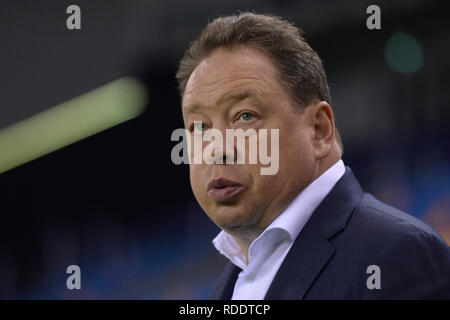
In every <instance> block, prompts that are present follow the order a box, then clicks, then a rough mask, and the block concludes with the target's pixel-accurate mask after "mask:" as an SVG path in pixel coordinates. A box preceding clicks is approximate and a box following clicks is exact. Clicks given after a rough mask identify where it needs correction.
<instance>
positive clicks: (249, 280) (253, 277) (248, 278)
mask: <svg viewBox="0 0 450 320" xmlns="http://www.w3.org/2000/svg"><path fill="white" fill-rule="evenodd" d="M253 281H255V276H254V275H252V274H250V275H248V277H247V282H249V283H252V282H253Z"/></svg>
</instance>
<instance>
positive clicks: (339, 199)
mask: <svg viewBox="0 0 450 320" xmlns="http://www.w3.org/2000/svg"><path fill="white" fill-rule="evenodd" d="M363 195H364V192H363V191H362V189H361V186H360V185H359V183H358V181H357V180H356V178H355V177H354V175H353V172H352V171H351V169H350V168H349V167H346V171H345V174H344V176H343V177H342V178H341V179H340V180H339V181H338V182H337V183H336V185H335V186H334V188H333V189H332V190H331V192H330V193H329V194H328V195H327V197H326V198H325V199H324V200H323V201H322V203H321V204H320V205H319V207H318V208H317V209H316V210H315V211H314V213H313V214H312V216H311V218H310V220H309V221H308V222H307V224H306V225H305V226H304V228H303V230H302V231H301V232H300V234H299V235H298V237H297V239H296V240H295V241H294V244H293V245H292V247H291V249H290V251H289V253H288V254H287V256H286V258H285V260H284V261H283V263H282V265H281V267H280V269H279V270H278V272H277V274H276V276H275V278H274V280H273V281H272V284H271V286H270V287H269V290H268V292H267V294H266V296H265V299H269V300H270V299H272V300H275V299H283V300H294V299H302V298H303V297H304V296H305V294H306V292H307V291H308V289H309V288H310V286H311V284H312V283H313V281H314V280H315V279H316V278H317V276H318V275H319V274H320V272H321V270H322V269H323V268H324V266H325V265H326V264H327V262H328V261H329V260H330V259H331V258H332V256H333V254H334V252H335V248H334V247H333V245H332V244H331V243H330V241H329V239H330V238H331V237H332V236H334V235H335V234H336V233H337V232H339V231H341V230H342V229H343V228H345V224H346V222H347V220H348V218H349V217H350V214H351V212H352V211H353V209H354V208H355V206H356V205H357V204H358V203H359V202H360V201H361V199H362V197H363Z"/></svg>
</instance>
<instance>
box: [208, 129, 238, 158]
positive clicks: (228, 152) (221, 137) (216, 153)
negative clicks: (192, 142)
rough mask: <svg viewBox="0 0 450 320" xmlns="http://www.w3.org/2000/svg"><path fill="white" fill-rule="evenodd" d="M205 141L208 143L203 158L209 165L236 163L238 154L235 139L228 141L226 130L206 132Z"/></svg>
mask: <svg viewBox="0 0 450 320" xmlns="http://www.w3.org/2000/svg"><path fill="white" fill-rule="evenodd" d="M203 140H204V141H206V146H205V147H204V149H203V157H204V160H205V162H206V163H207V164H232V163H236V158H237V153H236V149H235V145H234V141H233V139H230V140H231V141H227V139H226V129H222V130H219V129H215V128H213V129H209V130H207V131H206V132H205V134H204V136H203Z"/></svg>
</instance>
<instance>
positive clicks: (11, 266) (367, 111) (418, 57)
mask: <svg viewBox="0 0 450 320" xmlns="http://www.w3.org/2000/svg"><path fill="white" fill-rule="evenodd" d="M70 4H72V1H57V2H55V1H39V2H37V1H24V0H20V1H12V0H7V1H2V4H1V5H0V26H1V27H0V92H1V95H0V98H1V102H0V106H1V107H0V130H1V129H2V128H4V127H7V126H8V125H11V124H13V123H15V122H17V121H20V120H22V119H24V118H27V117H29V116H31V115H33V114H36V113H38V112H41V111H43V110H44V109H46V108H49V107H52V106H54V105H56V104H58V103H60V102H63V101H66V100H68V99H71V98H73V97H75V96H78V95H80V94H82V93H84V92H86V91H89V90H91V89H93V88H96V87H98V86H100V85H102V84H105V83H108V82H111V81H113V80H115V79H117V78H119V77H121V76H124V75H134V76H136V77H139V78H140V79H141V80H142V81H143V82H144V83H145V84H146V86H147V88H148V91H149V96H150V102H149V105H148V108H147V110H146V112H145V113H144V114H143V115H142V116H140V117H138V118H136V119H133V120H131V121H128V122H126V123H123V124H121V125H118V126H116V127H114V128H112V129H109V130H106V131H104V132H101V133H99V134H96V135H94V136H91V137H89V138H87V139H84V140H82V141H80V142H78V143H75V144H73V145H70V146H68V147H65V148H63V149H60V150H58V151H56V152H53V153H51V154H48V155H47V156H44V157H42V158H39V159H36V160H34V161H32V162H30V163H27V164H25V165H22V166H20V167H17V168H15V169H12V170H10V171H7V172H5V173H2V174H0V200H1V206H0V210H1V214H2V216H1V217H2V219H1V223H0V298H13V299H14V298H32V299H72V298H83V299H84V298H86V299H91V298H92V299H94V298H95V299H170V298H181V299H183V298H207V297H208V294H209V290H210V289H211V286H212V283H213V282H214V279H215V277H216V276H217V275H218V273H219V272H220V271H221V267H222V265H221V263H222V262H223V261H224V259H223V258H222V257H220V256H219V254H218V253H216V252H215V250H214V248H213V247H212V244H211V243H210V241H211V240H212V238H213V237H214V236H215V235H216V233H217V232H218V231H219V230H218V228H217V227H216V226H215V225H213V223H212V222H210V221H209V219H208V218H207V217H206V215H205V214H204V213H203V212H202V210H201V209H200V208H199V207H198V205H197V204H196V202H195V199H194V198H193V195H192V193H191V191H190V186H189V180H188V168H187V166H175V165H174V164H172V162H171V158H170V151H171V149H172V147H173V146H174V144H175V143H173V142H171V141H170V136H171V133H172V131H173V130H174V129H176V128H180V127H182V126H183V123H182V119H181V114H180V99H179V97H178V95H177V91H176V85H177V84H176V82H175V79H174V75H175V72H176V68H177V64H178V61H179V59H180V58H181V57H182V54H183V52H184V50H185V49H186V48H187V45H188V43H189V42H190V41H192V40H193V39H194V38H195V37H196V36H197V35H198V33H199V32H200V30H201V29H202V27H203V26H204V25H205V24H206V23H207V21H208V20H211V19H212V18H214V17H217V16H219V15H227V14H234V13H237V12H238V10H240V11H247V10H250V11H255V12H259V13H272V14H276V15H280V16H283V17H286V18H289V19H290V20H291V21H294V22H295V23H296V24H297V25H298V26H300V27H301V28H303V29H304V30H305V37H306V39H307V40H308V41H309V42H310V44H311V46H312V47H313V48H314V49H315V50H316V51H317V52H318V53H319V55H320V56H321V58H322V59H323V60H324V64H325V69H326V71H327V73H328V77H329V83H330V87H331V94H332V98H333V107H334V109H335V112H336V117H337V124H338V126H339V128H340V131H341V133H342V136H343V142H344V146H345V154H344V161H345V163H346V164H347V165H349V166H351V167H352V168H353V170H354V172H355V173H356V175H357V177H358V178H359V179H360V181H361V183H362V184H363V187H364V188H365V189H366V191H368V192H371V193H373V194H375V196H377V197H379V198H380V199H381V200H384V201H386V202H388V203H390V204H392V205H394V206H397V207H399V208H401V209H403V210H405V211H407V212H409V213H411V214H413V215H415V216H417V217H419V218H421V219H423V220H425V221H427V222H428V223H429V224H431V225H432V226H433V227H434V228H435V229H436V230H437V231H438V232H440V233H441V235H442V236H443V237H444V238H445V239H446V240H447V242H450V130H449V128H448V123H449V120H450V105H449V101H450V90H449V87H450V72H449V71H450V60H449V59H448V57H449V56H450V46H449V43H450V25H449V20H448V14H447V12H446V11H445V10H443V9H444V4H443V2H438V1H424V0H415V1H377V2H376V4H378V5H379V6H380V8H381V27H382V29H381V30H368V29H367V28H366V19H367V17H368V15H367V14H366V8H367V6H368V5H370V4H374V3H372V2H369V1H358V0H352V1H350V0H348V1H340V2H339V3H337V2H335V1H321V2H313V1H290V0H283V1H269V0H266V1H256V0H244V1H242V0H240V1H234V0H233V1H227V2H226V4H225V2H218V1H217V2H212V1H205V0H195V1H189V2H186V1H161V0H153V1H143V0H140V1H137V0H133V1H87V0H81V1H77V2H76V4H77V5H78V6H80V8H81V12H82V29H81V30H79V31H69V30H67V28H66V18H67V16H68V15H67V14H66V8H67V7H68V6H69V5H70ZM7 152H8V150H0V161H1V155H2V154H3V153H7ZM71 264H77V265H79V266H80V268H81V272H82V289H81V290H72V291H70V290H68V289H67V288H66V278H67V276H68V275H67V274H66V273H65V271H66V268H67V266H68V265H71Z"/></svg>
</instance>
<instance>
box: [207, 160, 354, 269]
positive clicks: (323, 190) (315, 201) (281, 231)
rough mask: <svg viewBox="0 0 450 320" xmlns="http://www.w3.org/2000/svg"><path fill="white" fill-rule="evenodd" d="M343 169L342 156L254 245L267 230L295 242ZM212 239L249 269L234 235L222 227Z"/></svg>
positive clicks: (227, 253) (234, 260)
mask: <svg viewBox="0 0 450 320" xmlns="http://www.w3.org/2000/svg"><path fill="white" fill-rule="evenodd" d="M344 173H345V166H344V162H343V161H342V160H339V161H338V162H336V163H335V164H334V165H333V166H331V167H330V168H328V170H327V171H325V172H324V173H323V174H322V175H320V176H319V177H318V178H317V179H316V180H314V181H313V182H312V183H310V184H309V185H308V186H307V187H306V188H305V189H304V190H303V191H302V192H300V193H299V194H298V195H297V197H296V198H295V199H294V200H293V201H292V202H291V204H290V205H289V206H288V207H287V209H286V210H285V211H284V212H283V213H282V214H281V215H279V216H278V217H277V218H276V219H275V220H274V221H273V222H272V223H271V224H270V225H269V226H268V227H267V228H266V229H265V230H264V231H263V232H262V233H261V234H260V235H259V236H258V238H256V239H255V240H254V241H253V242H252V245H253V244H254V243H255V242H257V241H258V240H259V239H261V238H263V237H265V236H267V235H268V234H272V235H273V234H274V233H277V234H278V236H276V237H273V236H271V237H269V238H272V239H274V241H275V240H279V239H280V237H282V236H283V235H285V236H287V237H289V240H290V241H291V242H294V241H295V239H296V238H297V236H298V234H299V233H300V231H301V230H302V229H303V227H304V226H305V224H306V223H307V222H308V220H309V218H310V217H311V215H312V214H313V212H314V210H316V208H317V207H318V206H319V204H320V203H321V202H322V201H323V199H324V198H325V197H326V196H327V195H328V193H330V191H331V190H332V189H333V187H334V185H335V184H336V183H337V182H338V181H339V179H340V178H341V177H342V176H343V175H344ZM270 230H272V231H270ZM269 231H270V232H269ZM212 242H213V244H214V246H215V247H216V249H217V250H218V251H219V252H220V253H221V254H222V255H224V256H225V257H227V258H228V259H229V260H230V261H231V262H233V263H234V264H235V265H237V266H238V267H240V268H241V269H243V270H245V269H246V266H247V263H246V260H245V255H244V254H243V253H242V251H241V248H240V247H239V245H238V244H237V242H236V240H235V239H234V238H233V236H231V235H230V234H228V233H226V232H225V231H221V232H219V234H218V235H217V236H216V237H215V238H214V239H213V241H212ZM252 245H251V246H250V249H251V247H252ZM250 249H249V250H250Z"/></svg>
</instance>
